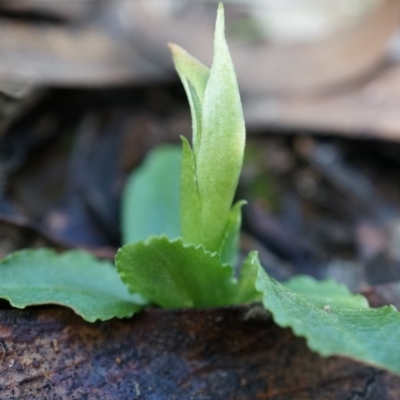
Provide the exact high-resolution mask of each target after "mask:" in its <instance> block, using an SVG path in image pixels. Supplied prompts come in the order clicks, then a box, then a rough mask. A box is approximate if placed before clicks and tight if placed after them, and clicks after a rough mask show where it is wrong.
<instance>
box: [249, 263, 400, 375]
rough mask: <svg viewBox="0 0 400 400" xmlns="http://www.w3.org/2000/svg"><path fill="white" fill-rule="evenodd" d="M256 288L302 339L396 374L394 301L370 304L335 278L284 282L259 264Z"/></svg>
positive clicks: (399, 358)
mask: <svg viewBox="0 0 400 400" xmlns="http://www.w3.org/2000/svg"><path fill="white" fill-rule="evenodd" d="M256 288H257V289H258V290H259V291H260V292H262V295H263V300H262V301H263V304H264V306H265V308H266V309H267V310H269V311H270V312H271V313H272V314H273V317H274V320H275V322H276V323H277V324H278V325H280V326H282V327H291V328H292V329H293V331H294V333H295V334H296V335H298V336H303V337H305V338H306V340H307V343H308V346H309V347H310V349H312V350H314V351H316V352H318V353H320V354H321V355H323V356H330V355H341V356H347V357H350V358H353V359H356V360H359V361H363V362H365V363H367V364H372V365H375V366H378V367H381V368H385V369H388V370H390V371H393V372H396V373H400V350H399V346H398V344H399V342H400V330H399V328H398V327H399V326H400V313H399V312H398V311H397V310H396V309H395V307H393V306H386V307H382V308H377V309H376V308H375V309H374V308H369V307H368V304H367V302H366V300H365V299H363V298H362V297H361V296H359V295H352V294H351V293H349V292H348V291H347V289H345V288H343V286H341V285H339V284H338V283H334V282H331V281H328V282H318V281H315V280H313V279H311V278H295V279H294V280H292V281H289V282H288V284H287V286H284V285H281V284H280V283H278V282H277V281H275V280H274V279H273V278H271V277H269V276H268V275H267V274H266V273H265V271H264V270H263V269H262V268H261V267H260V268H259V270H258V277H257V280H256Z"/></svg>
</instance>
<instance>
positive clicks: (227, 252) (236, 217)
mask: <svg viewBox="0 0 400 400" xmlns="http://www.w3.org/2000/svg"><path fill="white" fill-rule="evenodd" d="M244 204H246V201H244V200H240V201H238V202H236V203H235V204H234V206H233V207H232V208H231V210H230V213H229V218H228V222H227V224H226V226H225V231H224V235H223V237H222V239H221V243H220V247H219V249H218V252H219V253H220V254H221V260H222V262H224V263H228V264H230V265H235V262H236V258H237V255H238V248H239V246H238V243H239V236H240V227H241V225H242V207H243V205H244Z"/></svg>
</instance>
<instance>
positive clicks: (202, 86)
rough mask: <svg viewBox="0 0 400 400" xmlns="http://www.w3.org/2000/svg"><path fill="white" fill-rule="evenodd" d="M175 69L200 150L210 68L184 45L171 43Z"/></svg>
mask: <svg viewBox="0 0 400 400" xmlns="http://www.w3.org/2000/svg"><path fill="white" fill-rule="evenodd" d="M169 48H170V49H171V53H172V57H173V60H174V65H175V69H176V71H177V72H178V75H179V77H180V79H181V81H182V84H183V87H184V89H185V92H186V95H187V98H188V101H189V105H190V112H191V116H192V127H193V148H194V150H195V152H197V151H198V149H199V146H200V142H201V132H202V115H203V111H202V109H203V102H204V93H205V90H206V86H207V81H208V78H209V76H210V70H209V68H207V67H206V66H205V65H204V64H202V63H201V62H200V61H199V60H197V59H196V58H195V57H193V56H192V55H191V54H189V53H188V52H187V51H186V50H184V49H182V47H180V46H178V45H176V44H174V43H170V44H169Z"/></svg>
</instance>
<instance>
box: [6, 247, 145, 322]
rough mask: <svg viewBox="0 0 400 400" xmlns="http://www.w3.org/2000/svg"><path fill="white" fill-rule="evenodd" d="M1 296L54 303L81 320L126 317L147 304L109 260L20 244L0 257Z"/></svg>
mask: <svg viewBox="0 0 400 400" xmlns="http://www.w3.org/2000/svg"><path fill="white" fill-rule="evenodd" d="M0 277H1V280H0V298H2V299H5V300H8V301H9V302H10V304H11V305H12V306H13V307H17V308H25V307H27V306H32V305H40V304H59V305H62V306H66V307H69V308H72V309H73V310H74V311H75V312H76V313H77V314H79V315H80V316H82V318H84V319H85V320H87V321H89V322H93V321H95V320H102V321H104V320H108V319H111V318H114V317H118V318H124V317H130V316H132V315H133V314H135V313H136V312H138V311H140V310H141V309H142V307H143V306H144V305H145V304H146V302H145V301H144V299H143V298H142V297H140V296H139V295H137V294H130V293H129V292H128V290H127V288H126V287H125V286H124V284H123V283H122V282H121V280H120V279H119V276H118V273H117V270H116V269H115V267H114V266H113V265H112V264H111V263H109V262H108V261H99V260H97V259H95V258H94V257H93V256H91V255H90V254H89V253H86V252H83V251H77V250H74V251H68V252H66V253H63V254H57V253H56V252H55V251H53V250H50V249H35V250H32V249H31V250H21V251H18V252H15V253H13V254H12V255H10V256H8V257H6V258H5V259H3V260H2V261H1V262H0Z"/></svg>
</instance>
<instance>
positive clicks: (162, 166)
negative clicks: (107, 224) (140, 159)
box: [122, 145, 182, 243]
mask: <svg viewBox="0 0 400 400" xmlns="http://www.w3.org/2000/svg"><path fill="white" fill-rule="evenodd" d="M181 158H182V156H181V150H180V149H179V148H178V147H177V146H172V145H165V146H160V147H157V148H156V149H154V150H153V151H152V152H151V153H149V155H148V157H147V158H146V159H145V161H144V163H143V164H142V165H141V166H140V167H139V168H138V169H137V170H135V171H133V173H132V174H131V175H130V177H129V179H128V181H127V184H126V187H125V191H124V195H123V200H122V236H123V242H124V243H133V242H137V241H139V240H143V239H146V238H147V237H149V236H151V235H161V234H165V235H168V236H170V237H178V236H180V217H179V213H180V206H179V196H180V182H179V176H180V168H181Z"/></svg>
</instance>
